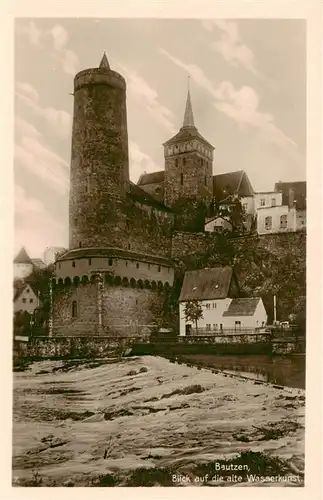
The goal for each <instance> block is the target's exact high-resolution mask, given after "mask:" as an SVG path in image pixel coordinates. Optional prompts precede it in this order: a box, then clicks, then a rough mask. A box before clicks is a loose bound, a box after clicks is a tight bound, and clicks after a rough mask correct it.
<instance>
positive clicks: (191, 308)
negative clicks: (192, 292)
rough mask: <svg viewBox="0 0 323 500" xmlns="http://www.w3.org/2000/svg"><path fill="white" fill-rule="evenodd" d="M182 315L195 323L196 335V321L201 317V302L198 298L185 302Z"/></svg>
mask: <svg viewBox="0 0 323 500" xmlns="http://www.w3.org/2000/svg"><path fill="white" fill-rule="evenodd" d="M184 315H185V319H186V321H192V322H193V323H195V330H196V335H197V334H198V329H197V323H198V320H199V319H202V318H203V309H202V304H201V302H199V301H198V300H189V301H187V302H186V303H185V307H184Z"/></svg>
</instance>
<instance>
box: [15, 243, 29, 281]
mask: <svg viewBox="0 0 323 500" xmlns="http://www.w3.org/2000/svg"><path fill="white" fill-rule="evenodd" d="M33 269H34V265H33V263H32V260H31V258H30V257H29V255H28V254H27V252H26V249H25V248H24V247H22V248H21V250H20V252H19V253H18V255H17V256H16V258H15V259H14V261H13V276H14V279H24V278H27V276H29V275H30V274H31V273H32V272H33Z"/></svg>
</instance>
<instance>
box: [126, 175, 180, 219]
mask: <svg viewBox="0 0 323 500" xmlns="http://www.w3.org/2000/svg"><path fill="white" fill-rule="evenodd" d="M130 196H131V198H132V199H135V200H137V201H139V202H141V203H144V204H146V205H151V206H153V207H155V208H156V209H159V210H163V211H164V212H172V210H171V209H170V208H168V207H166V205H164V204H163V203H162V202H160V201H158V200H157V199H156V198H155V197H154V196H153V195H152V194H150V193H149V192H147V191H145V190H144V189H141V187H139V186H138V185H137V184H134V183H133V182H130Z"/></svg>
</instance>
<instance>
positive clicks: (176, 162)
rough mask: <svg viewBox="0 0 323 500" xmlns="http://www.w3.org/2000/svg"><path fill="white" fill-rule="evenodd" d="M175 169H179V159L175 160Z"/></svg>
mask: <svg viewBox="0 0 323 500" xmlns="http://www.w3.org/2000/svg"><path fill="white" fill-rule="evenodd" d="M175 167H178V159H177V158H176V160H175Z"/></svg>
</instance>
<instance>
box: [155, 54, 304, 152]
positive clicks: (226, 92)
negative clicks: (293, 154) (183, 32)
mask: <svg viewBox="0 0 323 500" xmlns="http://www.w3.org/2000/svg"><path fill="white" fill-rule="evenodd" d="M159 52H160V53H161V54H163V55H164V56H166V57H167V58H168V59H170V60H171V61H172V62H173V63H174V64H176V65H177V66H179V67H180V68H182V69H183V70H184V71H185V72H186V73H188V74H189V75H191V77H192V78H193V80H194V81H195V82H196V83H197V84H198V85H199V86H200V87H202V88H203V89H204V90H206V91H207V92H209V93H210V94H211V95H212V97H213V98H214V102H213V106H214V107H215V108H216V109H217V110H218V111H221V112H222V113H224V114H225V115H227V116H228V117H229V118H231V119H232V120H234V121H235V122H236V123H237V124H238V125H239V126H241V127H247V126H249V127H251V128H253V129H255V130H257V131H258V132H259V133H260V134H261V136H262V138H263V139H266V140H268V141H270V142H273V143H276V144H278V145H279V146H281V147H285V146H286V145H288V146H292V147H293V149H295V147H296V146H297V145H296V143H295V142H294V141H293V140H292V139H291V138H290V137H288V136H287V135H286V134H284V132H283V131H282V130H280V129H279V128H278V127H277V126H276V125H275V124H274V117H273V116H272V115H271V114H269V113H264V112H261V111H260V110H259V104H260V103H259V96H258V94H257V92H256V91H255V90H254V89H253V88H252V87H249V86H243V87H241V88H240V89H238V90H236V89H235V88H234V85H233V84H232V83H231V82H225V81H223V82H221V83H220V84H219V85H218V87H214V85H213V84H212V82H211V81H210V80H209V79H208V78H207V76H206V75H205V73H204V72H203V71H202V69H201V68H200V67H199V66H197V65H195V64H187V63H184V62H183V61H181V60H180V59H178V58H176V57H174V56H172V55H171V54H169V53H168V52H167V51H166V50H164V49H159Z"/></svg>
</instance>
